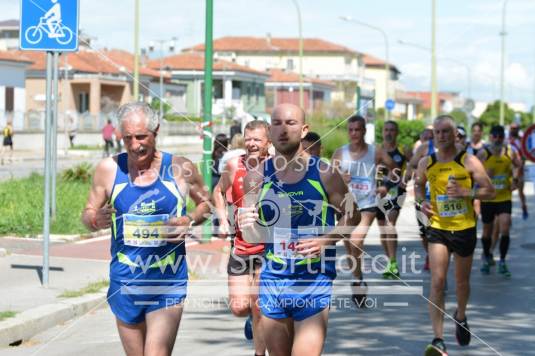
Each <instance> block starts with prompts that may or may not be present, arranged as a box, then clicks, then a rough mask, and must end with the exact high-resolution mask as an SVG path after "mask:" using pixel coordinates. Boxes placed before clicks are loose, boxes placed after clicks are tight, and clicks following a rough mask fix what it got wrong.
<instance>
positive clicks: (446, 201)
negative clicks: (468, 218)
mask: <svg viewBox="0 0 535 356" xmlns="http://www.w3.org/2000/svg"><path fill="white" fill-rule="evenodd" d="M437 209H438V214H439V215H440V216H441V217H443V218H450V217H453V216H457V215H464V214H466V212H467V211H468V208H467V206H466V201H465V200H464V199H463V198H450V197H448V196H447V195H438V196H437Z"/></svg>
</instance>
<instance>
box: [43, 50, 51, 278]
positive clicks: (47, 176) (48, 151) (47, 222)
mask: <svg viewBox="0 0 535 356" xmlns="http://www.w3.org/2000/svg"><path fill="white" fill-rule="evenodd" d="M52 56H53V55H52V53H51V52H47V53H46V116H45V194H44V210H43V218H44V222H43V271H42V274H43V281H42V282H43V287H48V271H49V255H48V254H49V252H48V245H49V238H50V173H51V168H52V167H51V162H50V156H51V150H52V147H51V144H52V140H51V138H52V137H51V136H52V132H51V131H52V88H51V84H52V60H53V58H52Z"/></svg>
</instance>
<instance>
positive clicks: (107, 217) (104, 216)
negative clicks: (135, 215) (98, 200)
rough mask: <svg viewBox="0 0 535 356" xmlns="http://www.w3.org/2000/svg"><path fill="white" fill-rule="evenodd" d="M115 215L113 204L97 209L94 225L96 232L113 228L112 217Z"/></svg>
mask: <svg viewBox="0 0 535 356" xmlns="http://www.w3.org/2000/svg"><path fill="white" fill-rule="evenodd" d="M113 213H115V208H113V207H112V206H111V204H109V203H106V205H104V206H103V207H102V208H100V209H95V217H94V218H93V221H92V225H93V227H94V228H95V230H100V229H107V228H109V227H110V226H111V223H112V221H111V216H112V214H113Z"/></svg>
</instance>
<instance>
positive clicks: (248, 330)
mask: <svg viewBox="0 0 535 356" xmlns="http://www.w3.org/2000/svg"><path fill="white" fill-rule="evenodd" d="M243 333H244V334H245V338H246V339H247V340H252V339H253V318H252V316H251V315H249V316H248V317H247V320H245V325H244V326H243Z"/></svg>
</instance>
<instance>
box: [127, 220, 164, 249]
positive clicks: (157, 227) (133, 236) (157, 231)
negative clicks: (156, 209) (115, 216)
mask: <svg viewBox="0 0 535 356" xmlns="http://www.w3.org/2000/svg"><path fill="white" fill-rule="evenodd" d="M167 221H169V215H168V214H159V215H135V214H124V215H123V240H124V244H125V245H126V246H135V247H159V246H165V245H167V240H165V239H163V238H162V237H161V236H162V232H163V231H162V230H163V229H162V227H163V226H164V225H165V224H166V223H167Z"/></svg>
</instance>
